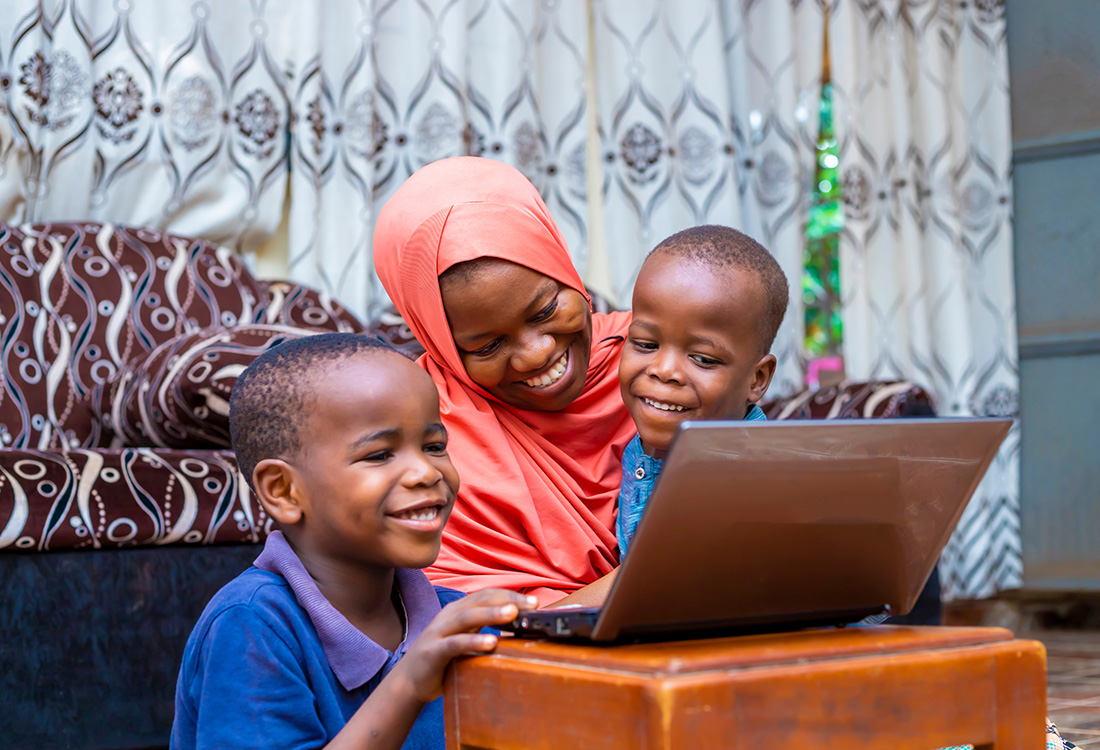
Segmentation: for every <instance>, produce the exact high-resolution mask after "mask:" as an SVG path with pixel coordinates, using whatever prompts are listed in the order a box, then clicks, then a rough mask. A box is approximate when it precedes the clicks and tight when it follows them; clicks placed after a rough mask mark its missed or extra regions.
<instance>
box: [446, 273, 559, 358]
mask: <svg viewBox="0 0 1100 750" xmlns="http://www.w3.org/2000/svg"><path fill="white" fill-rule="evenodd" d="M556 290H557V284H556V283H555V282H554V280H553V279H551V278H547V279H546V281H545V282H543V284H542V286H540V287H539V288H538V289H536V290H535V296H534V297H532V298H531V301H530V302H528V303H527V307H525V308H524V310H523V314H524V315H525V316H527V317H528V318H529V317H531V316H532V315H534V314H535V313H536V312H538V311H539V310H540V309H541V308H542V307H545V305H543V304H542V300H544V299H545V298H546V296H547V295H548V294H553V293H554V292H555V291H556ZM496 335H497V334H495V333H493V332H492V331H486V332H485V333H479V334H477V335H476V336H463V337H462V343H463V344H465V345H471V344H474V343H476V342H478V341H480V340H481V339H486V338H489V337H490V336H496ZM455 343H456V344H457V343H458V339H457V338H456V339H455ZM459 348H461V347H459Z"/></svg>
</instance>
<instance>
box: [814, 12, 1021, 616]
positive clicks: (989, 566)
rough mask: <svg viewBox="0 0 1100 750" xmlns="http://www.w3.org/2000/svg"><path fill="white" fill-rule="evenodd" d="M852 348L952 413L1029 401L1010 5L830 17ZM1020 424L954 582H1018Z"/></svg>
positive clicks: (883, 374) (956, 590) (856, 356)
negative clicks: (1021, 340) (1021, 364)
mask: <svg viewBox="0 0 1100 750" xmlns="http://www.w3.org/2000/svg"><path fill="white" fill-rule="evenodd" d="M830 49H831V50H832V79H833V96H834V117H835V123H836V133H837V138H838V142H839V156H840V168H841V174H842V177H841V187H842V193H843V200H844V204H845V205H844V208H845V217H844V230H843V233H842V235H841V242H840V253H841V254H840V262H841V267H840V270H841V290H842V297H843V299H842V304H843V317H844V343H843V348H844V356H845V362H846V365H847V368H848V373H849V375H850V376H852V377H855V378H893V377H906V378H912V379H914V380H916V381H917V382H919V383H921V384H922V385H924V386H925V387H926V388H928V389H929V390H930V392H931V393H932V394H933V395H934V396H935V398H936V401H937V408H938V411H939V413H940V415H941V416H970V415H984V416H1008V417H1015V416H1016V415H1017V402H1018V393H1019V383H1018V381H1019V375H1018V368H1017V363H1018V355H1017V347H1016V314H1015V293H1014V287H1013V264H1012V225H1011V219H1012V217H1011V206H1012V180H1011V156H1012V143H1011V131H1010V123H1009V98H1008V97H1009V85H1008V59H1007V52H1006V33H1005V17H1004V4H1003V3H999V2H978V3H966V4H963V3H958V4H955V3H937V2H925V3H901V4H895V3H879V2H855V1H845V0H841V1H840V2H838V3H837V4H836V9H835V12H834V13H833V17H832V21H831V36H830ZM1018 465H1019V431H1018V429H1014V430H1013V431H1012V433H1011V435H1010V436H1009V438H1008V439H1007V441H1006V442H1005V444H1004V446H1003V447H1002V450H1001V451H1000V453H999V454H998V456H997V458H996V460H995V462H994V463H993V465H992V466H991V467H990V470H989V473H988V474H987V476H986V478H985V480H984V481H983V482H982V484H981V486H980V487H979V488H978V491H977V493H976V494H975V496H974V499H973V500H972V501H971V503H970V505H969V507H968V508H967V510H966V512H965V514H964V515H963V518H962V520H961V522H960V523H959V527H958V530H957V531H956V532H955V535H954V537H953V538H952V540H951V542H950V543H949V545H948V547H947V549H946V551H945V553H944V556H943V559H942V561H941V567H940V570H941V574H942V577H943V586H944V594H945V596H947V597H949V598H957V597H983V596H989V595H991V594H993V593H996V592H997V591H998V590H1000V589H1004V588H1011V587H1014V586H1019V585H1020V583H1021V574H1022V560H1021V554H1020V529H1019V468H1018Z"/></svg>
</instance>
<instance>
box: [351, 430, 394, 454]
mask: <svg viewBox="0 0 1100 750" xmlns="http://www.w3.org/2000/svg"><path fill="white" fill-rule="evenodd" d="M400 434H401V430H399V429H397V428H396V427H391V428H390V429H388V430H378V431H377V432H368V433H367V434H366V435H363V436H361V437H360V438H359V439H358V440H356V441H355V442H354V443H352V444H351V447H350V450H351V451H352V452H353V453H354V452H355V451H357V450H361V449H362V448H364V447H366V446H367V445H368V444H370V443H373V442H374V441H375V440H391V439H393V438H395V437H397V436H399V435H400Z"/></svg>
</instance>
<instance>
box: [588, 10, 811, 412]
mask: <svg viewBox="0 0 1100 750" xmlns="http://www.w3.org/2000/svg"><path fill="white" fill-rule="evenodd" d="M594 6H595V37H596V64H597V72H598V98H599V115H600V120H599V122H600V127H601V134H602V137H603V141H604V146H603V151H604V156H603V160H602V168H603V172H604V202H605V204H604V212H605V225H606V236H607V254H608V256H609V259H610V266H611V268H612V269H614V273H613V282H614V285H615V289H614V292H615V296H616V297H617V299H618V301H619V302H620V303H622V304H629V300H630V290H631V288H632V287H633V284H634V279H635V277H636V276H637V273H638V268H639V267H640V265H641V262H642V260H643V259H644V258H645V255H646V253H647V252H648V251H649V250H650V249H651V248H652V247H653V246H654V245H655V244H657V243H658V242H660V241H661V240H662V239H663V238H665V237H667V236H668V235H670V234H672V233H674V232H677V231H679V230H681V229H684V228H686V227H690V226H695V225H698V224H727V225H730V226H734V227H737V228H739V229H741V230H743V231H745V232H746V233H748V234H750V235H752V236H753V237H755V238H757V239H758V240H759V241H760V242H761V243H762V244H763V245H764V246H765V247H767V248H768V250H770V251H771V252H772V254H773V255H775V257H776V258H777V259H778V260H779V263H780V265H781V266H782V267H783V270H784V271H785V272H786V274H787V278H788V280H789V282H790V287H791V292H792V294H791V304H790V307H789V309H788V311H787V317H786V319H785V321H784V324H783V328H782V329H781V330H780V333H779V336H778V338H777V340H776V343H775V347H774V349H773V351H774V352H775V353H776V355H777V356H778V358H779V369H778V371H777V373H776V378H775V381H774V383H773V385H772V392H773V393H790V392H792V391H794V390H796V389H797V388H798V387H799V386H800V385H801V383H802V371H801V364H800V355H801V350H802V345H801V342H802V307H801V298H800V294H799V291H798V290H799V289H800V279H801V276H802V262H803V261H802V254H803V250H804V247H805V226H806V220H807V211H808V208H809V196H810V187H809V182H810V180H811V179H812V178H813V173H814V158H815V146H816V136H817V116H816V113H817V99H818V95H819V92H820V87H821V51H822V49H821V48H822V39H823V34H822V28H823V22H824V21H823V16H822V8H821V5H820V4H819V3H817V2H801V3H799V2H772V1H771V0H768V1H767V2H763V1H759V0H749V1H747V2H746V1H745V0H719V1H717V2H684V3H680V2H675V3H673V2H662V1H661V0H602V1H600V0H597V2H595V3H594Z"/></svg>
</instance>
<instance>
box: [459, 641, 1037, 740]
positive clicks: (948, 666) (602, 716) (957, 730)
mask: <svg viewBox="0 0 1100 750" xmlns="http://www.w3.org/2000/svg"><path fill="white" fill-rule="evenodd" d="M444 704H445V706H446V731H447V749H448V750H459V748H466V749H468V750H472V749H473V748H478V749H479V750H520V749H521V748H522V749H523V750H542V749H543V748H545V749H546V750H550V748H553V750H562V749H563V748H584V749H585V750H601V749H603V748H608V749H610V748H624V749H625V748H630V749H631V750H636V749H643V750H644V749H649V748H654V749H657V748H659V749H660V750H679V749H681V748H682V749H684V750H698V749H699V748H738V749H741V750H749V749H750V748H751V749H752V750H763V749H765V748H766V749H768V750H771V749H773V748H774V749H775V750H788V749H793V750H814V749H816V748H830V749H835V750H840V749H841V748H843V750H861V749H862V748H872V749H874V750H878V749H879V748H881V749H882V750H933V749H934V748H940V747H946V746H949V745H962V744H973V745H975V746H977V747H979V748H997V750H1010V749H1011V750H1016V749H1019V750H1042V748H1045V744H1044V743H1045V741H1044V729H1045V724H1044V717H1045V715H1046V653H1045V651H1044V649H1043V645H1042V644H1041V643H1038V642H1036V641H1023V640H1014V638H1013V636H1012V634H1011V633H1010V632H1008V631H1007V630H1002V629H999V628H916V627H893V626H880V627H870V628H854V627H853V628H845V629H823V630H807V631H801V632H795V633H779V634H768V635H751V636H740V637H735V638H721V639H712V640H699V641H683V642H678V643H661V644H643V645H631V646H614V647H604V648H598V647H594V646H581V645H570V644H561V643H549V642H546V641H537V640H524V639H518V638H517V639H501V642H500V645H499V646H498V647H497V650H496V653H494V654H492V655H490V656H481V657H473V658H469V659H463V660H460V661H458V662H456V663H455V664H454V666H453V667H452V669H451V671H450V673H449V674H448V676H447V680H446V683H445V686H444Z"/></svg>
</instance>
